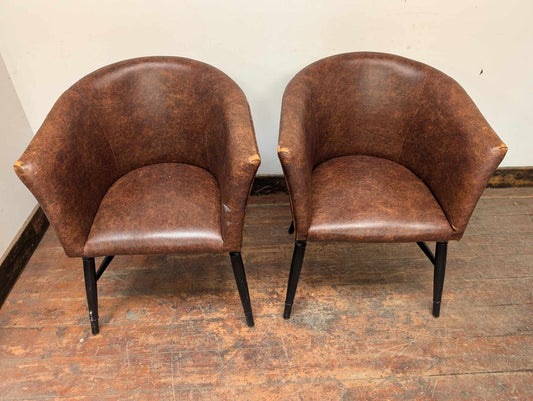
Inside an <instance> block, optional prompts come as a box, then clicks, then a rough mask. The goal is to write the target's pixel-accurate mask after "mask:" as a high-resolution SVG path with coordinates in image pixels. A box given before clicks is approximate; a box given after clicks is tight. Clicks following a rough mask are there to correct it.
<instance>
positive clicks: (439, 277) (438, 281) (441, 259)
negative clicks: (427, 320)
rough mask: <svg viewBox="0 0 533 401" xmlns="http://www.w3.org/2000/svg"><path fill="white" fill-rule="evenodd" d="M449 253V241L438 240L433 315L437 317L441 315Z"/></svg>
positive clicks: (434, 275)
mask: <svg viewBox="0 0 533 401" xmlns="http://www.w3.org/2000/svg"><path fill="white" fill-rule="evenodd" d="M447 253H448V242H437V247H436V249H435V270H434V274H433V316H435V317H439V315H440V302H441V299H442V288H443V286H444V273H445V271H446V254H447Z"/></svg>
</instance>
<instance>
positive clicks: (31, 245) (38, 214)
mask: <svg viewBox="0 0 533 401" xmlns="http://www.w3.org/2000/svg"><path fill="white" fill-rule="evenodd" d="M48 224H49V223H48V219H47V218H46V216H45V215H44V212H43V210H42V209H41V208H40V207H36V208H35V209H34V210H33V212H32V214H31V215H30V217H29V218H28V220H27V221H26V223H25V224H24V226H23V227H22V228H21V230H20V231H19V236H18V238H16V239H15V241H14V242H13V244H12V245H11V248H10V249H9V250H8V251H7V252H6V256H5V258H4V260H3V261H2V263H1V264H0V307H1V306H2V304H3V303H4V301H5V300H6V298H7V296H8V295H9V292H10V291H11V289H12V288H13V286H14V285H15V282H16V281H17V278H18V277H19V275H20V273H22V271H23V270H24V267H25V266H26V264H27V263H28V261H29V260H30V258H31V255H33V252H34V251H35V248H37V245H39V242H40V241H41V239H42V237H43V235H44V233H45V232H46V229H47V228H48Z"/></svg>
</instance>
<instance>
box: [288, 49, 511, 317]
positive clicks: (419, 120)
mask: <svg viewBox="0 0 533 401" xmlns="http://www.w3.org/2000/svg"><path fill="white" fill-rule="evenodd" d="M506 151H507V147H506V146H505V145H504V144H503V143H502V141H501V139H500V138H498V136H497V135H496V133H495V132H494V131H493V130H492V129H491V128H490V126H489V124H488V123H487V122H486V121H485V119H484V118H483V116H482V115H481V113H480V112H479V110H478V109H477V107H476V106H475V105H474V103H473V102H472V100H471V99H470V98H469V97H468V95H467V94H466V93H465V91H464V90H463V89H462V88H461V86H459V84H458V83H457V82H455V81H454V80H453V79H451V78H450V77H448V76H447V75H445V74H443V73H442V72H440V71H438V70H436V69H434V68H431V67H429V66H427V65H424V64H421V63H418V62H416V61H412V60H408V59H405V58H402V57H398V56H394V55H390V54H379V53H349V54H341V55H337V56H333V57H329V58H326V59H323V60H320V61H317V62H315V63H314V64H311V65H310V66H308V67H307V68H305V69H303V70H302V71H301V72H299V73H298V74H297V75H296V76H295V77H294V78H293V79H292V81H291V82H290V83H289V85H288V86H287V88H286V90H285V94H284V96H283V105H282V111H281V127H280V135H279V147H278V155H279V158H280V160H281V164H282V166H283V171H284V173H285V177H286V180H287V185H288V188H289V194H290V201H291V209H292V215H293V222H294V225H291V228H290V229H289V232H292V230H295V231H296V243H295V247H294V254H293V258H292V265H291V270H290V276H289V284H288V289H287V298H286V301H285V311H284V317H285V318H286V319H288V318H289V317H290V313H291V308H292V304H293V301H294V294H295V292H296V286H297V284H298V278H299V275H300V271H301V267H302V261H303V257H304V252H305V247H306V243H307V241H308V240H309V241H349V242H411V241H412V242H416V243H417V244H418V246H419V247H420V248H421V249H422V251H424V253H425V254H426V255H427V257H428V258H429V259H430V260H431V262H432V263H433V265H434V287H433V315H434V316H435V317H438V316H439V312H440V302H441V295H442V287H443V283H444V270H445V266H446V253H447V244H448V241H449V240H459V239H461V237H462V236H463V233H464V231H465V228H466V225H467V223H468V220H469V219H470V216H471V214H472V211H473V210H474V207H475V205H476V203H477V201H478V199H479V197H480V196H481V193H482V192H483V189H484V188H485V187H486V185H487V182H488V180H489V178H490V176H491V175H492V173H493V172H494V170H495V169H496V167H497V166H498V164H499V163H500V161H501V160H502V159H503V157H504V155H505V153H506ZM424 241H436V243H437V244H436V251H435V255H433V253H432V251H431V250H430V249H429V247H428V246H427V245H426V243H425V242H424Z"/></svg>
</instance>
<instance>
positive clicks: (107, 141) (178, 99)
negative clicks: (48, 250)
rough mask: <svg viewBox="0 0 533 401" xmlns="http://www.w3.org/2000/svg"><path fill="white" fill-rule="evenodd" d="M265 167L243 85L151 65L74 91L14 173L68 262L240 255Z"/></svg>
mask: <svg viewBox="0 0 533 401" xmlns="http://www.w3.org/2000/svg"><path fill="white" fill-rule="evenodd" d="M259 164H260V157H259V152H258V149H257V144H256V141H255V135H254V130H253V124H252V120H251V116H250V111H249V107H248V103H247V101H246V97H245V96H244V94H243V93H242V91H241V90H240V88H239V87H238V86H237V84H236V83H235V82H233V81H232V80H231V79H230V78H229V77H228V76H226V75H225V74H224V73H222V72H221V71H219V70H217V69H216V68H214V67H211V66H209V65H207V64H204V63H201V62H198V61H194V60H190V59H185V58H178V57H145V58H137V59H132V60H126V61H123V62H119V63H116V64H112V65H109V66H107V67H104V68H101V69H100V70H97V71H95V72H93V73H91V74H89V75H88V76H86V77H85V78H83V79H81V80H80V81H78V82H77V83H76V84H74V85H73V86H72V87H71V88H70V89H68V90H67V91H66V92H65V93H64V94H63V95H62V96H61V97H60V98H59V100H58V101H57V102H56V104H55V105H54V107H53V108H52V110H51V111H50V113H49V115H48V116H47V118H46V120H45V121H44V123H43V125H42V127H41V128H40V129H39V131H38V132H37V134H36V135H35V137H34V139H33V140H32V142H31V143H30V145H29V146H28V148H27V149H26V151H25V152H24V154H23V155H22V156H21V158H20V160H19V161H17V162H16V163H15V170H16V172H17V174H18V175H19V177H20V178H21V179H22V181H23V182H24V183H25V184H26V185H27V186H28V188H29V189H30V190H31V191H32V193H33V194H34V195H35V197H36V198H37V200H38V201H39V203H40V204H41V205H42V207H43V209H44V211H45V213H46V215H47V216H48V218H49V220H50V223H51V224H52V226H53V227H54V229H55V230H56V232H57V235H58V236H59V239H60V241H61V244H62V245H63V247H64V249H65V252H66V253H67V255H69V256H96V255H103V254H110V253H111V252H110V251H115V252H113V253H111V254H121V253H136V252H139V253H171V252H176V251H213V250H224V251H239V250H240V248H241V241H242V229H243V220H244V211H245V207H246V202H247V199H248V195H249V192H250V188H251V184H252V181H253V177H254V175H255V173H256V171H257V168H258V166H259ZM155 169H158V171H157V172H156V171H155ZM117 180H118V181H117ZM165 180H166V184H165ZM134 181H136V182H134ZM214 183H216V187H215V186H214ZM136 185H138V187H136ZM189 190H191V191H193V192H194V193H191V194H186V193H185V192H182V191H189ZM132 195H135V196H138V198H131V196H132ZM209 197H213V199H208V198H209ZM137 201H139V203H136V202H137ZM194 202H198V204H196V205H194V204H192V203H194ZM215 203H216V206H215ZM119 204H121V205H122V208H123V209H122V210H121V212H120V213H115V212H116V211H117V210H118V209H119V206H118V205H119ZM198 208H201V209H202V213H199V209H198ZM113 210H115V212H113ZM157 211H159V214H158V213H157ZM128 212H129V213H131V214H128ZM165 213H168V214H169V215H168V216H165ZM178 213H181V215H178ZM111 215H114V216H113V217H111ZM166 217H168V218H166ZM104 220H106V221H104ZM135 220H137V222H135ZM93 221H94V224H93ZM139 222H144V223H145V224H146V225H144V226H143V227H142V228H141V226H140V224H138V223H139ZM89 233H90V240H89V241H88V238H89ZM130 240H131V241H130Z"/></svg>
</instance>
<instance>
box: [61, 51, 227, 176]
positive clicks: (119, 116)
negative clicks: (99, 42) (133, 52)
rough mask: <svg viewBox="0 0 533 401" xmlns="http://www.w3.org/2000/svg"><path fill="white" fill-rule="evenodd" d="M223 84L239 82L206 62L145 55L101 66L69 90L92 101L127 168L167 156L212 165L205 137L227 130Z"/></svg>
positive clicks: (119, 160) (122, 170)
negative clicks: (219, 89) (208, 159)
mask: <svg viewBox="0 0 533 401" xmlns="http://www.w3.org/2000/svg"><path fill="white" fill-rule="evenodd" d="M225 85H226V86H232V85H234V86H236V85H235V84H234V83H233V81H232V80H231V79H230V78H229V77H227V76H226V75H225V74H224V73H222V72H221V71H219V70H217V69H216V68H214V67H212V66H209V65H207V64H204V63H201V62H198V61H195V60H190V59H186V58H179V57H145V58H137V59H132V60H126V61H122V62H119V63H115V64H112V65H109V66H106V67H103V68H101V69H99V70H97V71H95V72H93V73H91V74H89V75H87V76H86V77H84V78H82V79H81V80H80V81H78V82H77V83H76V84H74V85H73V86H72V87H71V88H70V90H72V91H75V92H77V93H78V94H79V95H80V96H82V97H84V98H85V99H86V100H87V101H88V104H89V108H90V109H91V112H92V114H93V118H94V119H95V120H96V121H97V122H98V124H99V125H100V126H101V128H102V130H103V131H104V133H105V136H106V137H107V141H108V142H109V145H110V147H111V149H112V150H113V153H114V156H115V159H116V162H117V166H118V169H119V171H120V173H126V172H128V171H131V170H133V169H135V168H138V167H142V166H145V165H149V164H154V163H167V162H179V163H188V164H193V165H196V166H200V167H203V168H208V167H209V166H208V161H207V146H208V145H207V141H208V139H207V137H208V135H209V134H211V135H210V136H213V134H214V135H215V136H216V135H217V132H218V131H220V132H223V131H224V118H223V117H222V116H223V106H222V102H223V100H222V99H221V98H222V95H221V96H218V93H222V92H223V91H222V90H221V91H217V88H218V87H220V86H225ZM221 89H222V88H221Z"/></svg>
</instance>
